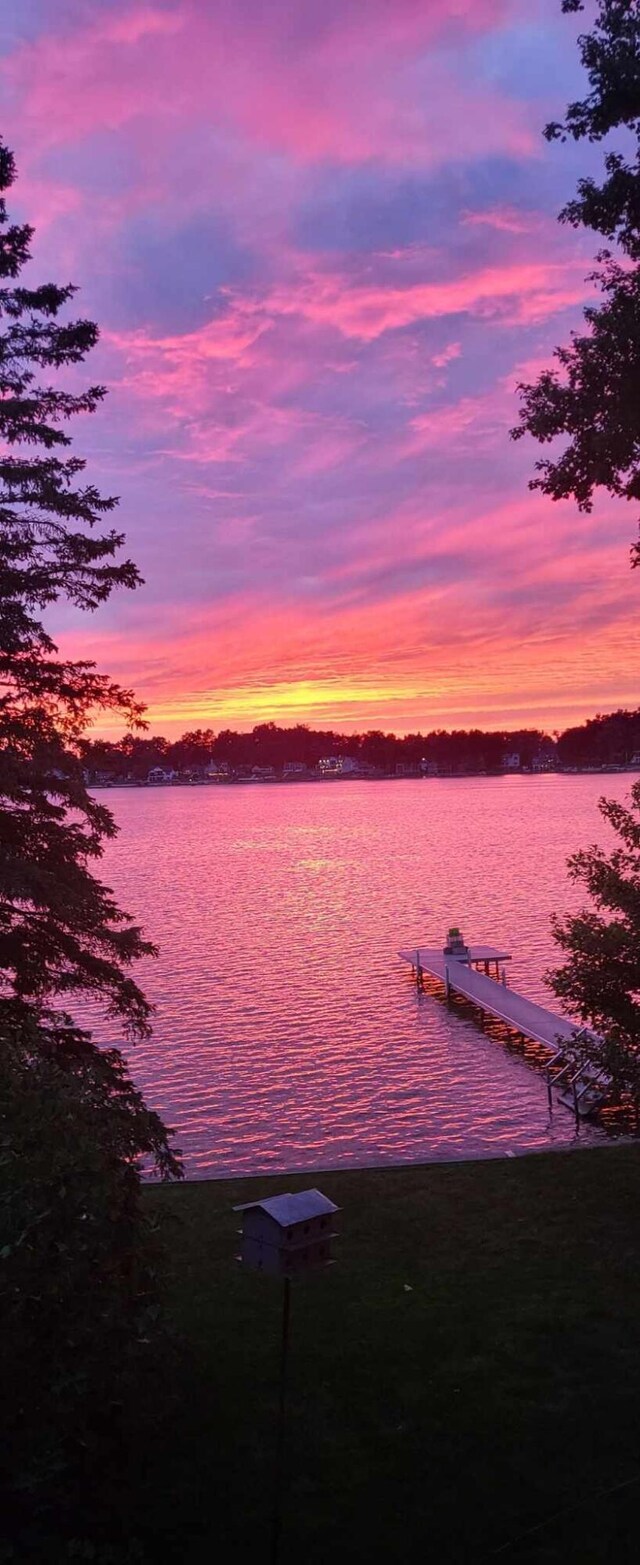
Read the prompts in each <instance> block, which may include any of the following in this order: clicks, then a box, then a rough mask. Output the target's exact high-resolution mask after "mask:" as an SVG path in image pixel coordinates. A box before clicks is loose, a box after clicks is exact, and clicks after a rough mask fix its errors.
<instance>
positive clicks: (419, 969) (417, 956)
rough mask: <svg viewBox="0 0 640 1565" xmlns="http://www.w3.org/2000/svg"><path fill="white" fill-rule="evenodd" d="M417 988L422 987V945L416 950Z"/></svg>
mask: <svg viewBox="0 0 640 1565" xmlns="http://www.w3.org/2000/svg"><path fill="white" fill-rule="evenodd" d="M416 988H418V989H421V988H422V968H421V966H420V947H419V946H418V949H417V951H416Z"/></svg>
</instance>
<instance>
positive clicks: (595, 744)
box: [557, 709, 640, 767]
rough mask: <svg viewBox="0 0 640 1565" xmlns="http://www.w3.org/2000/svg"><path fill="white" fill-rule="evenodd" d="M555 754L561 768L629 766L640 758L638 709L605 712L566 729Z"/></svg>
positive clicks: (639, 719)
mask: <svg viewBox="0 0 640 1565" xmlns="http://www.w3.org/2000/svg"><path fill="white" fill-rule="evenodd" d="M557 753H558V760H559V761H560V764H561V766H579V767H580V766H629V765H630V764H631V763H632V762H633V761H634V757H635V756H640V709H638V710H636V711H634V712H625V711H620V712H608V713H607V714H606V716H600V715H598V716H597V717H590V718H588V719H587V722H586V723H580V724H577V725H576V726H575V727H574V728H567V729H565V731H564V733H562V734H559V735H558V739H557Z"/></svg>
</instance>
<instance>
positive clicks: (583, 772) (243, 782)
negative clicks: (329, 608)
mask: <svg viewBox="0 0 640 1565" xmlns="http://www.w3.org/2000/svg"><path fill="white" fill-rule="evenodd" d="M633 775H635V776H638V775H640V766H631V765H629V766H581V767H575V766H574V767H552V768H549V770H547V771H535V772H534V771H525V770H519V771H515V770H513V771H504V772H472V771H469V772H439V773H438V774H437V775H433V774H432V775H428V774H426V775H424V776H420V774H419V773H416V772H410V773H400V774H397V775H394V773H393V772H380V773H376V774H372V773H366V772H361V773H356V772H352V773H350V774H349V775H347V776H345V777H339V776H337V777H314V776H313V775H310V776H308V777H224V778H222V777H221V778H216V779H215V780H214V779H207V778H202V779H200V780H196V781H192V780H189V779H187V778H180V777H178V778H174V779H172V780H171V781H167V782H153V783H150V782H146V781H140V782H125V781H124V780H118V781H115V782H103V783H97V782H96V783H93V782H92V783H89V784H88V787H89V789H90V791H91V792H92V793H103V792H105V793H111V792H113V791H114V789H116V788H124V789H126V790H127V792H128V793H131V792H133V791H137V790H140V789H142V788H144V789H145V790H146V791H148V792H149V793H158V792H160V791H161V790H164V789H166V788H170V789H171V788H191V789H194V788H206V789H211V788H265V787H266V788H273V787H282V786H286V787H287V788H290V787H291V786H292V785H294V786H296V787H300V786H301V785H302V784H303V783H313V784H315V783H331V784H335V783H354V782H366V783H381V782H393V783H403V782H424V783H439V782H465V781H467V779H468V778H470V777H475V778H478V779H479V780H480V781H485V782H489V781H491V782H495V781H496V780H498V779H500V780H503V779H506V778H507V777H511V778H513V777H522V778H531V777H563V778H567V779H572V778H574V777H620V776H633Z"/></svg>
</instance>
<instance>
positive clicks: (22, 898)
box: [0, 143, 153, 1036]
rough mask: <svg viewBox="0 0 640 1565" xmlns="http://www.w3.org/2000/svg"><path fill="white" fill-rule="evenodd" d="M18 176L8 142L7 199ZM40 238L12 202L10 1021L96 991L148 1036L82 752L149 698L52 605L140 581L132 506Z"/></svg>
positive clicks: (7, 713)
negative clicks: (108, 458) (110, 471)
mask: <svg viewBox="0 0 640 1565" xmlns="http://www.w3.org/2000/svg"><path fill="white" fill-rule="evenodd" d="M14 177H15V166H14V160H13V156H12V154H11V153H10V152H9V151H8V149H7V148H6V147H5V146H4V145H3V144H2V143H0V193H1V192H3V191H5V190H7V189H8V188H9V187H10V186H11V184H12V183H13V180H14ZM31 239H32V229H31V228H30V227H29V226H28V225H26V224H12V223H11V222H10V221H9V218H8V215H7V210H6V202H5V199H4V196H3V195H2V196H0V281H1V284H2V286H1V287H0V322H1V323H2V332H1V334H0V441H1V446H0V1025H4V1024H6V1025H7V1026H10V1027H11V1028H12V1029H15V1027H16V1025H19V1024H20V1023H21V1021H22V1020H25V1021H28V1022H29V1024H30V1025H31V1024H37V1026H38V1028H39V1029H40V1033H42V1031H43V1029H44V1031H45V1032H46V1029H47V1028H48V1027H51V1028H53V1030H54V1032H55V1033H56V1036H58V1035H59V1029H60V1027H61V1026H62V1025H63V1024H64V1016H63V1015H61V1013H60V1006H61V1005H64V1004H65V1003H68V1002H69V1001H73V1000H74V999H75V998H76V997H78V996H82V997H84V998H86V997H87V996H90V997H93V998H94V999H96V1000H97V1001H99V1002H102V1004H103V1005H104V1006H105V1007H106V1009H107V1011H108V1013H109V1014H110V1015H112V1016H113V1017H115V1018H117V1019H118V1021H119V1022H120V1023H121V1025H122V1026H123V1028H124V1029H125V1030H126V1031H127V1032H128V1033H130V1034H131V1035H134V1036H135V1035H136V1034H145V1033H146V1032H147V1031H148V1027H149V1010H150V1008H149V1005H148V1002H147V1000H146V999H145V997H144V995H143V993H142V991H141V990H140V989H139V988H138V986H137V984H136V983H135V981H134V979H133V977H132V974H131V968H132V966H133V964H134V963H135V962H136V960H137V959H138V958H139V957H141V956H143V955H144V954H145V953H149V952H151V951H152V950H153V947H152V946H151V945H150V944H149V943H148V942H147V941H145V940H144V939H143V938H142V935H141V933H140V930H139V929H138V928H136V927H135V925H133V924H132V922H131V920H130V919H129V917H128V916H127V914H125V913H123V912H122V910H121V909H120V908H119V907H118V904H117V902H116V901H115V898H114V896H113V894H112V892H111V891H110V890H109V889H108V887H106V886H104V885H102V884H101V882H100V881H99V880H98V879H97V878H96V876H95V875H94V874H93V873H92V869H93V866H94V865H95V863H96V860H98V859H99V858H100V855H101V853H102V851H103V847H104V843H105V841H106V840H107V839H109V838H111V837H113V836H114V834H115V830H116V828H115V825H114V821H113V819H112V816H111V815H110V814H109V812H108V810H106V809H105V808H104V805H102V804H101V803H98V802H97V801H96V800H95V799H94V798H92V797H91V795H90V793H89V792H88V791H87V788H86V786H85V782H84V778H83V770H82V764H81V759H80V754H79V747H80V742H81V740H82V737H83V734H84V732H85V730H86V728H87V725H88V723H89V721H90V720H91V718H92V717H93V715H94V714H95V713H97V712H100V711H110V712H117V713H119V714H123V715H124V716H125V718H126V719H127V720H128V722H129V724H131V725H133V726H135V725H136V724H138V725H139V724H140V714H141V708H140V706H139V704H138V703H137V702H136V701H135V700H134V697H133V695H132V694H131V692H130V691H128V690H123V689H121V688H120V687H119V686H118V685H116V684H114V683H113V682H112V681H111V680H109V679H108V678H106V677H105V675H103V674H99V673H98V672H97V671H96V668H95V666H94V664H93V663H89V662H85V661H82V662H71V661H69V660H68V659H66V658H63V657H61V656H60V654H59V652H58V649H57V647H56V646H55V644H54V642H53V640H52V638H51V636H50V634H49V633H48V631H47V630H46V628H45V625H44V623H43V614H44V612H45V610H47V609H48V608H49V607H50V606H51V605H53V604H55V603H57V602H59V601H60V600H63V601H64V600H66V601H67V602H69V603H72V604H74V605H75V606H76V607H78V608H81V609H88V610H93V609H96V608H97V607H98V606H99V605H100V604H101V603H104V602H105V600H106V599H107V598H108V597H109V595H110V593H111V592H112V591H113V590H114V588H116V587H128V588H133V587H136V586H137V585H138V583H139V581H140V576H139V574H138V571H137V570H136V567H135V566H134V565H133V564H132V563H131V561H130V560H126V559H125V560H121V559H118V556H119V554H120V550H121V546H122V544H123V541H124V540H123V537H122V535H121V534H120V533H118V532H116V531H115V530H114V529H112V528H107V529H106V530H102V529H101V527H100V523H101V522H102V520H103V518H104V517H105V516H108V514H109V513H110V512H111V511H112V510H113V509H114V506H115V505H116V500H115V499H114V498H113V497H111V496H106V497H105V496H103V495H101V494H100V493H99V491H98V490H97V489H96V488H95V486H94V485H93V484H91V483H87V482H85V481H84V480H83V477H82V474H83V471H84V466H85V464H84V462H83V461H82V460H81V458H79V457H77V456H70V455H68V454H67V450H68V447H69V445H70V437H69V434H68V433H67V431H66V428H65V426H66V424H67V423H68V421H69V419H71V418H74V417H75V416H76V415H78V414H81V413H91V412H93V411H94V409H95V408H96V407H97V406H98V404H99V403H100V401H101V399H102V397H103V395H104V388H103V387H101V386H90V387H88V388H87V389H85V390H79V391H73V392H71V391H67V390H64V389H63V388H62V386H61V384H60V377H59V372H60V371H61V370H64V369H65V368H66V367H67V366H69V365H75V364H78V363H80V362H81V361H82V360H83V359H84V357H85V355H86V354H87V353H88V351H89V350H90V348H92V347H93V345H94V343H95V342H96V339H97V335H98V332H97V327H96V326H95V325H94V324H93V322H91V321H86V320H82V319H80V320H72V321H62V320H60V319H59V317H60V315H61V312H63V310H64V307H65V305H66V304H68V302H69V300H70V299H71V298H72V295H73V293H74V289H73V287H71V286H66V287H57V286H56V285H54V284H53V283H45V284H42V285H40V286H38V287H35V288H28V287H25V286H22V285H21V284H18V283H17V282H16V278H17V277H18V276H19V274H20V272H21V271H22V268H23V266H24V265H25V263H26V262H27V261H28V259H29V254H30V243H31ZM41 375H42V376H45V377H47V378H46V379H42V380H41V379H40V376H41ZM52 1035H53V1034H52Z"/></svg>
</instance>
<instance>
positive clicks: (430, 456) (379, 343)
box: [0, 0, 640, 734]
mask: <svg viewBox="0 0 640 1565" xmlns="http://www.w3.org/2000/svg"><path fill="white" fill-rule="evenodd" d="M8 12H9V25H8V26H7V27H6V28H5V35H6V41H5V45H4V54H3V56H2V57H1V59H0V69H1V71H2V84H3V89H4V101H5V105H6V108H5V118H4V123H3V127H2V130H3V135H4V137H5V139H6V141H7V143H8V144H9V145H10V146H11V147H12V149H13V150H14V151H15V154H16V158H17V163H18V170H19V180H18V182H17V184H16V186H15V187H14V190H13V192H11V196H10V211H11V213H12V215H14V216H15V217H16V218H20V219H22V218H24V219H27V220H28V221H30V222H32V223H33V224H34V225H35V228H36V234H35V240H34V247H33V252H34V260H33V262H32V264H31V267H30V269H29V274H27V275H26V276H25V280H27V278H28V280H30V281H34V282H35V281H39V280H42V279H44V278H48V277H52V278H54V279H55V280H56V281H61V282H64V281H67V280H68V279H69V278H71V279H72V280H73V281H74V282H76V283H78V284H79V285H80V288H81V292H80V295H79V299H78V301H77V302H78V308H79V311H80V312H81V313H83V314H87V315H90V316H92V317H93V318H95V319H96V320H97V321H98V322H99V324H100V327H101V333H102V335H101V342H100V345H99V347H98V350H97V351H96V353H95V354H94V355H93V356H92V358H91V359H90V360H89V361H88V363H87V364H86V365H85V366H84V370H83V378H84V379H85V380H90V381H95V380H97V379H101V380H103V381H104V382H105V383H106V384H107V385H108V387H109V390H110V396H109V398H108V399H107V403H106V404H105V405H104V407H103V408H102V409H101V410H100V411H99V412H98V413H97V414H96V415H95V417H94V418H93V419H92V420H91V421H86V422H84V423H80V422H78V426H77V428H76V429H75V430H74V431H73V436H74V450H75V451H77V452H78V454H83V455H86V456H87V459H88V475H89V477H90V479H91V480H92V481H95V482H96V483H98V484H99V485H100V487H101V488H102V489H103V490H105V491H106V492H108V493H118V494H120V495H121V497H122V503H121V507H120V513H119V518H118V524H119V525H120V524H121V525H122V528H123V530H124V531H126V534H127V552H128V553H130V554H131V555H132V557H133V558H135V559H136V560H137V561H138V563H139V564H140V567H141V569H142V572H143V575H144V576H145V579H146V586H145V588H144V589H143V590H142V591H141V592H139V593H137V594H135V595H133V596H129V595H120V596H119V598H118V599H117V600H116V599H114V600H113V601H112V602H111V603H110V604H108V605H107V606H106V607H105V609H103V610H102V611H101V612H100V614H99V615H98V617H97V618H96V619H95V620H93V619H91V618H89V619H84V620H79V619H78V618H77V617H74V616H73V615H71V614H68V613H66V614H62V615H60V616H59V617H58V618H57V620H56V622H55V624H54V626H53V628H54V631H55V633H56V635H57V636H58V639H59V641H60V644H61V646H62V647H63V648H64V650H65V652H67V651H68V652H69V653H71V654H72V655H78V656H87V655H89V656H92V655H95V657H96V659H97V661H98V663H99V666H100V667H101V668H104V669H105V671H107V672H109V673H110V674H112V675H113V676H114V677H117V678H119V679H120V680H121V682H122V683H123V684H126V685H127V686H133V687H134V688H135V690H136V692H137V694H138V695H139V696H140V698H141V699H143V700H144V701H145V702H146V703H147V705H148V716H149V719H150V723H151V730H152V732H160V731H164V732H167V733H168V734H171V733H176V732H179V731H181V730H182V729H184V728H187V727H194V726H205V725H206V726H212V727H216V726H217V727H237V728H250V727H251V726H253V724H254V723H256V722H260V721H265V720H269V719H272V720H274V721H276V722H279V723H287V722H290V723H295V722H298V721H301V722H308V723H309V724H310V725H311V726H314V725H315V726H323V727H325V726H326V727H333V728H338V729H344V730H347V731H348V730H352V729H367V728H378V727H383V728H385V729H394V730H395V732H397V733H403V732H408V731H410V730H416V729H418V728H420V729H423V730H425V729H430V728H434V727H454V726H457V727H470V726H477V727H485V728H487V727H495V728H510V727H511V728H514V727H520V726H524V725H529V726H539V727H543V728H545V729H546V730H547V731H551V730H553V729H554V728H558V727H563V726H566V725H567V724H568V723H571V722H575V721H579V720H581V719H583V718H584V717H587V716H591V715H593V714H594V713H595V712H596V711H597V710H610V709H612V708H614V707H618V706H625V705H634V706H635V705H637V704H638V690H637V679H636V677H635V674H634V670H635V669H636V668H637V652H638V632H637V628H636V626H637V617H638V616H637V603H638V587H639V585H640V583H639V581H638V578H637V577H635V576H634V575H633V574H632V572H631V571H630V568H629V547H630V545H631V543H632V542H633V541H634V536H635V531H636V518H635V516H634V515H633V514H632V511H631V510H630V509H629V508H628V507H624V506H621V505H615V504H614V503H612V502H609V501H606V500H605V501H603V502H601V503H600V505H599V506H598V508H597V510H596V511H595V512H594V514H593V515H591V516H581V515H580V514H579V513H578V512H577V510H576V508H575V506H571V505H564V504H563V505H555V506H554V505H553V504H552V503H551V502H550V501H548V500H546V499H545V498H543V497H540V496H539V495H537V494H532V493H531V492H530V491H529V490H528V488H527V483H528V479H529V478H530V477H531V475H532V472H533V468H534V463H535V460H536V457H537V456H538V455H539V452H538V451H537V449H536V448H535V447H534V446H533V444H532V443H530V442H527V441H523V442H521V443H519V444H518V445H515V446H514V444H513V443H512V442H511V441H510V440H509V435H508V432H509V429H510V427H511V426H512V425H513V424H514V423H515V422H516V420H517V400H516V397H515V395H514V388H515V385H516V382H517V381H518V380H519V379H521V378H525V379H526V378H527V377H532V376H534V375H535V374H536V372H537V370H538V369H539V368H540V367H541V366H542V365H546V364H548V363H549V362H550V359H551V353H552V349H553V347H554V345H555V344H556V343H559V342H563V341H566V339H567V337H568V334H569V332H570V330H571V329H572V328H575V327H577V326H578V325H579V323H580V320H581V306H582V304H583V303H584V302H585V301H586V299H587V298H588V290H589V285H588V284H587V283H586V282H585V277H586V274H587V273H588V272H589V270H590V265H591V260H592V255H593V253H594V251H595V250H596V249H597V241H596V237H595V236H593V238H592V239H591V240H590V239H589V236H588V235H578V234H576V233H575V232H574V231H573V230H571V229H566V228H563V227H562V226H560V225H559V224H558V223H557V221H556V213H557V211H558V209H559V208H560V206H561V205H562V204H563V202H564V201H565V200H566V199H567V197H568V196H569V195H570V194H571V193H572V192H573V190H574V189H575V185H576V182H577V179H578V177H580V175H582V174H584V173H585V172H586V171H587V164H588V163H589V160H591V161H590V163H589V166H590V167H592V166H595V167H596V168H598V167H599V166H600V164H601V158H602V149H595V151H593V150H589V149H585V147H583V146H580V147H578V148H576V147H573V146H562V147H559V146H557V145H555V146H549V145H547V144H546V143H545V142H544V140H543V138H542V134H541V132H542V126H543V125H544V123H545V121H546V120H547V119H548V118H550V117H553V116H557V115H558V114H560V113H561V112H562V110H563V107H564V104H565V103H566V101H567V100H568V99H569V98H571V97H575V96H576V95H577V94H578V93H579V92H580V90H581V77H580V73H579V69H578V63H577V51H576V47H575V37H576V33H577V31H578V28H579V20H580V19H579V18H569V17H564V18H563V17H562V16H561V15H560V6H559V3H558V0H540V4H539V5H538V6H537V7H536V14H535V17H534V19H533V20H532V19H531V14H530V13H531V7H530V6H529V5H527V4H526V0H431V3H429V4H428V5H427V4H424V5H417V4H415V0H393V3H392V4H391V3H389V0H371V3H370V5H369V6H368V7H367V8H366V25H365V24H364V20H363V9H362V7H361V5H359V4H357V3H356V0H340V3H339V0H326V3H325V4H323V6H322V8H319V7H318V6H316V5H314V4H313V3H312V0H301V4H300V7H299V8H298V10H297V12H296V18H295V26H294V25H293V22H292V13H291V8H290V6H288V5H285V3H284V0H273V4H272V5H270V6H269V7H265V6H263V5H261V4H260V3H259V0H246V4H244V5H243V6H238V5H237V4H236V3H235V0H212V4H211V5H210V6H207V7H202V6H199V5H198V4H196V3H195V0H166V3H165V0H147V3H144V0H95V4H93V5H92V6H91V7H90V8H87V7H86V6H84V5H83V4H82V3H81V0H55V3H54V0H30V4H29V5H26V6H25V5H23V4H22V3H21V0H8ZM102 731H106V729H104V727H103V728H102Z"/></svg>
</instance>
